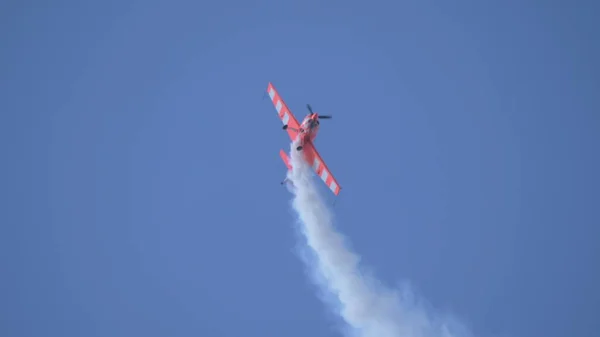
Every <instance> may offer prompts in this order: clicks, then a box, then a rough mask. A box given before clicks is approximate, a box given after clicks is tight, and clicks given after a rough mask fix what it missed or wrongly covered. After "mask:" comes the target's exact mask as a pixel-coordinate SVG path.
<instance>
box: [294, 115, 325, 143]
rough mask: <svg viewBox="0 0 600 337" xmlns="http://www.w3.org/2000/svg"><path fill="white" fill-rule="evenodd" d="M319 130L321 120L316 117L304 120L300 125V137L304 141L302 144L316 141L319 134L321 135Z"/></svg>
mask: <svg viewBox="0 0 600 337" xmlns="http://www.w3.org/2000/svg"><path fill="white" fill-rule="evenodd" d="M319 128H320V123H319V119H318V118H317V117H316V115H313V116H311V115H308V116H306V117H305V118H304V120H303V121H302V124H300V130H299V131H300V135H299V137H300V138H301V140H302V143H303V144H304V143H305V142H312V141H314V139H315V138H316V137H317V134H318V133H319Z"/></svg>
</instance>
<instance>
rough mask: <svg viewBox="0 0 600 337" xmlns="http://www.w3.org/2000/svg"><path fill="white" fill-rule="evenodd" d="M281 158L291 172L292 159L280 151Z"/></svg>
mask: <svg viewBox="0 0 600 337" xmlns="http://www.w3.org/2000/svg"><path fill="white" fill-rule="evenodd" d="M279 156H280V157H281V159H282V160H283V163H284V164H285V166H287V168H288V170H291V169H292V165H290V158H289V157H288V155H287V153H285V151H283V150H279Z"/></svg>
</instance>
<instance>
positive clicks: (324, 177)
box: [321, 170, 329, 182]
mask: <svg viewBox="0 0 600 337" xmlns="http://www.w3.org/2000/svg"><path fill="white" fill-rule="evenodd" d="M328 175H329V174H328V173H327V170H323V172H321V179H323V181H324V182H327V176H328Z"/></svg>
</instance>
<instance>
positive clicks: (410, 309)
mask: <svg viewBox="0 0 600 337" xmlns="http://www.w3.org/2000/svg"><path fill="white" fill-rule="evenodd" d="M291 148H292V149H291V151H290V157H291V164H292V168H293V170H292V171H290V172H289V173H288V178H289V179H290V180H291V181H292V182H293V186H294V188H293V190H292V192H293V193H294V195H295V198H294V200H293V207H294V209H295V210H296V212H297V213H298V217H299V220H300V222H301V225H302V227H301V229H302V230H301V231H302V233H303V234H304V236H305V238H306V243H307V245H308V247H309V248H310V249H311V250H312V252H313V253H314V256H315V259H314V262H308V263H309V266H308V267H309V268H311V271H312V272H313V273H314V274H315V276H316V277H317V279H318V280H317V285H318V286H319V287H320V288H321V290H322V291H324V292H327V293H328V294H329V295H332V296H334V297H336V299H337V301H338V303H339V306H340V307H339V308H333V309H334V310H335V311H337V312H336V313H337V314H339V315H340V316H341V318H342V319H343V320H344V322H345V323H346V324H347V325H348V326H349V327H350V329H349V333H351V334H352V335H355V336H360V337H409V336H410V337H421V336H422V337H451V336H452V337H454V336H466V335H468V333H467V332H466V331H465V332H461V333H459V334H458V335H457V334H454V333H451V332H450V328H451V326H450V323H453V322H451V321H441V320H440V319H436V318H433V317H431V316H430V315H429V314H428V312H427V310H426V309H425V308H424V307H422V306H421V305H419V304H418V303H416V302H415V301H414V299H413V298H412V296H411V295H412V294H411V292H410V291H408V290H407V289H404V291H403V292H402V293H400V292H399V291H395V290H391V289H387V288H385V287H384V286H382V285H380V284H379V283H378V282H377V280H376V279H374V278H372V277H369V276H367V275H365V274H364V273H363V272H361V270H360V268H359V257H358V256H357V255H356V254H354V253H353V252H352V251H351V250H350V249H349V248H348V247H347V246H346V245H345V243H344V238H343V237H342V235H341V234H339V233H338V232H337V231H336V230H335V228H334V226H333V223H332V214H331V212H330V211H329V209H328V208H327V207H326V206H325V204H324V203H323V202H322V200H321V197H320V195H319V193H318V191H317V189H316V185H315V184H314V181H313V178H312V171H311V168H310V167H309V166H308V165H307V164H306V162H305V161H304V159H303V158H302V155H301V154H300V152H298V151H296V150H295V148H296V145H295V144H292V146H291Z"/></svg>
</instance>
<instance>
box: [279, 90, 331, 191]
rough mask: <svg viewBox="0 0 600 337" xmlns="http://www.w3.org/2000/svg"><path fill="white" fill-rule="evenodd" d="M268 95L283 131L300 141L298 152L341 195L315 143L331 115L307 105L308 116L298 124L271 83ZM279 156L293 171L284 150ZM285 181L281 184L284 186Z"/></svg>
mask: <svg viewBox="0 0 600 337" xmlns="http://www.w3.org/2000/svg"><path fill="white" fill-rule="evenodd" d="M267 93H268V94H269V97H271V102H272V103H273V105H274V106H275V109H276V110H277V115H278V116H279V119H281V122H282V123H283V130H285V131H287V133H288V135H289V136H290V139H291V140H292V141H296V140H299V142H300V143H299V145H298V146H297V147H296V151H302V153H303V155H304V159H305V160H306V162H307V163H308V164H309V165H310V166H312V168H313V170H314V171H315V173H316V174H317V175H318V176H319V177H320V178H321V180H323V182H324V183H325V185H327V187H328V188H329V189H330V190H331V192H333V194H335V195H336V196H337V195H338V194H339V193H340V190H341V187H340V184H339V183H338V181H337V180H336V179H335V177H334V176H333V174H331V171H330V170H329V168H328V167H327V165H326V164H325V161H323V158H322V157H321V155H319V152H317V149H316V147H315V144H314V141H315V138H316V137H317V134H318V132H319V128H320V120H321V119H330V118H331V116H329V115H319V114H318V113H316V112H313V110H312V107H311V106H310V104H307V105H306V107H307V108H308V114H307V115H306V116H305V117H304V119H303V120H302V123H298V120H297V119H296V117H294V114H292V111H291V110H290V109H289V108H288V107H287V105H286V104H285V102H284V101H283V99H282V98H281V96H280V95H279V93H278V92H277V89H275V86H273V83H271V82H269V85H268V86H267ZM279 156H280V157H281V159H282V160H283V162H284V164H285V166H286V167H287V168H288V170H291V169H292V166H291V165H290V159H289V158H288V156H287V154H286V152H285V151H284V150H280V151H279ZM285 182H286V180H284V181H283V182H282V183H281V184H284V183H285Z"/></svg>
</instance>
